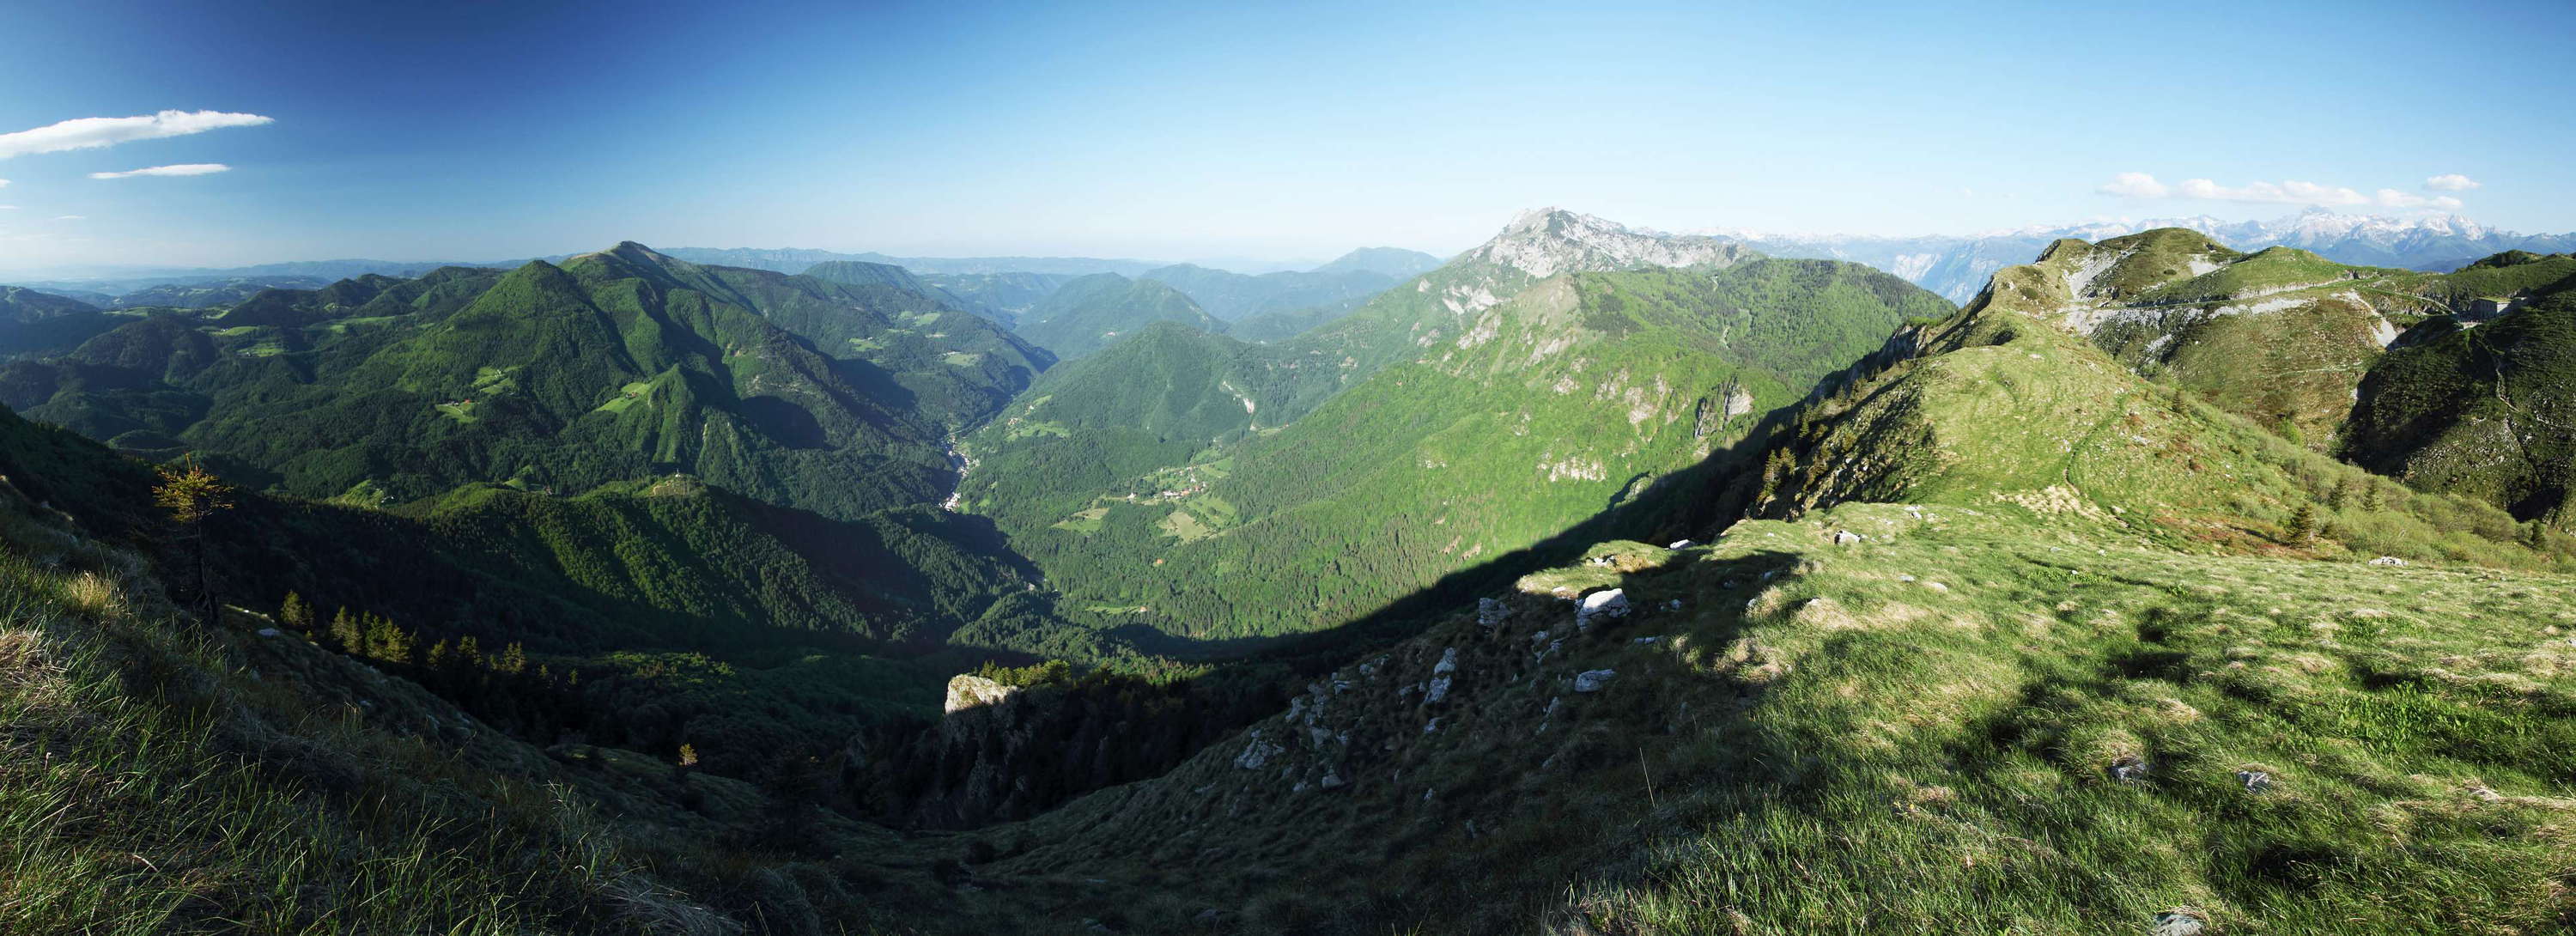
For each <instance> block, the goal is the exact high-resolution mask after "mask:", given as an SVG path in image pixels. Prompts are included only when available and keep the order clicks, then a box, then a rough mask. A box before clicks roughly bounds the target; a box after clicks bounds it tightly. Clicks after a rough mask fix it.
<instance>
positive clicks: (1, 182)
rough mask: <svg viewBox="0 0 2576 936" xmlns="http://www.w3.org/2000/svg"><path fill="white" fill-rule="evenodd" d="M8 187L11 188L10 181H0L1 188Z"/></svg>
mask: <svg viewBox="0 0 2576 936" xmlns="http://www.w3.org/2000/svg"><path fill="white" fill-rule="evenodd" d="M8 187H9V180H7V179H0V188H8Z"/></svg>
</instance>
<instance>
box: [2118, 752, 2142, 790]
mask: <svg viewBox="0 0 2576 936" xmlns="http://www.w3.org/2000/svg"><path fill="white" fill-rule="evenodd" d="M2146 778H2147V762H2146V759H2145V758H2141V757H2139V756H2137V755H2135V754H2130V755H2124V756H2122V757H2121V758H2119V759H2118V760H2114V761H2112V762H2111V779H2113V780H2117V781H2120V782H2121V783H2136V782H2138V781H2140V780H2144V779H2146Z"/></svg>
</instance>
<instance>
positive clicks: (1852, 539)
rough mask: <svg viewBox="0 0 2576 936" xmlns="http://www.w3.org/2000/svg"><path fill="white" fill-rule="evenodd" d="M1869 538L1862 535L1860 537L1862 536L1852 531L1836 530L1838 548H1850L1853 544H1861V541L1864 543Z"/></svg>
mask: <svg viewBox="0 0 2576 936" xmlns="http://www.w3.org/2000/svg"><path fill="white" fill-rule="evenodd" d="M1867 538H1868V537H1865V536H1862V535H1860V534H1858V533H1854V532H1852V531H1850V530H1835V531H1834V545H1836V546H1849V545H1851V544H1853V543H1857V542H1860V541H1862V540H1864V539H1867Z"/></svg>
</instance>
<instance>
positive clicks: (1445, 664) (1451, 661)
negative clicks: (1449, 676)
mask: <svg viewBox="0 0 2576 936" xmlns="http://www.w3.org/2000/svg"><path fill="white" fill-rule="evenodd" d="M1457 671H1458V648H1456V647H1451V648H1449V649H1447V650H1444V651H1441V653H1440V662H1438V663H1434V664H1432V665H1431V675H1434V676H1438V675H1440V674H1442V673H1455V672H1457Z"/></svg>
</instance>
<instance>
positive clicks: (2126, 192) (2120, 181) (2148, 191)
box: [2094, 172, 2173, 198]
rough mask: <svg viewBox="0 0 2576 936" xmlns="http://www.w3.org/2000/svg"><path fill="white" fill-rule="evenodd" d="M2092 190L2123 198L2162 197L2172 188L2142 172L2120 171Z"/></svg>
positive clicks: (2170, 192)
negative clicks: (2116, 175)
mask: <svg viewBox="0 0 2576 936" xmlns="http://www.w3.org/2000/svg"><path fill="white" fill-rule="evenodd" d="M2094 191H2096V192H2100V193H2102V194H2104V195H2118V196H2121V197H2123V198H2163V197H2165V196H2166V195H2170V194H2172V193H2173V190H2172V189H2168V188H2165V184H2164V183H2162V182H2158V181H2156V177H2155V176H2151V175H2148V174H2146V173H2143V172H2123V173H2120V174H2119V176H2118V177H2116V178H2113V179H2112V180H2111V181H2109V182H2106V183H2103V184H2102V187H2101V188H2097V189H2094Z"/></svg>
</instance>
